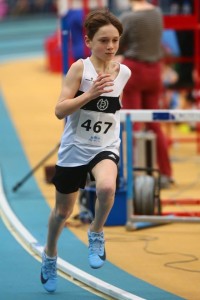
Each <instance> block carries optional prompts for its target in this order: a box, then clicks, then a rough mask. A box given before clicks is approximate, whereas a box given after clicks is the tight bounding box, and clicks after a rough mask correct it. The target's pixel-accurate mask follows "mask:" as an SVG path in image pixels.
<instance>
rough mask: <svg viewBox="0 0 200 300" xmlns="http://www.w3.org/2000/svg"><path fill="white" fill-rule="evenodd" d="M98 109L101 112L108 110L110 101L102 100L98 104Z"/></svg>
mask: <svg viewBox="0 0 200 300" xmlns="http://www.w3.org/2000/svg"><path fill="white" fill-rule="evenodd" d="M97 108H98V109H99V110H101V111H104V110H106V109H107V108H108V100H107V99H100V100H99V101H98V102H97Z"/></svg>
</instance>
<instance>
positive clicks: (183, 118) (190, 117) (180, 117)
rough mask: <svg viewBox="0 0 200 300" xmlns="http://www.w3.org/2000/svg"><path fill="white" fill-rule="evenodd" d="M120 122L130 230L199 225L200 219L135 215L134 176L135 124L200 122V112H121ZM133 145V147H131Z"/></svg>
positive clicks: (127, 225) (127, 226) (127, 223)
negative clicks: (138, 226) (143, 224)
mask: <svg viewBox="0 0 200 300" xmlns="http://www.w3.org/2000/svg"><path fill="white" fill-rule="evenodd" d="M120 120H121V122H122V123H124V124H125V130H126V155H127V158H126V172H127V174H126V176H127V222H126V228H127V229H128V230H132V229H135V225H134V224H135V223H136V222H149V223H153V224H156V223H157V224H161V223H162V224H167V223H173V222H174V223H185V222H187V223H199V222H200V218H199V217H179V216H173V215H172V216H155V215H153V216H149V215H148V216H146V215H134V209H133V199H134V189H133V187H134V176H133V147H132V136H133V129H132V128H133V126H132V123H133V122H166V123H172V122H176V123H181V122H191V121H192V122H200V111H198V110H131V109H130V110H121V111H120ZM130 145H131V147H130Z"/></svg>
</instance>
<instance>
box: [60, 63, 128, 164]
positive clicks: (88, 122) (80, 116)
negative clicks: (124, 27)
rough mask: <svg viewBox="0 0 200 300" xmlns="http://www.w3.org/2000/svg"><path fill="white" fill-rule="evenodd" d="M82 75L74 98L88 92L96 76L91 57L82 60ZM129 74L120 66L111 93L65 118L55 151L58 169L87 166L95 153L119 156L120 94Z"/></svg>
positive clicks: (125, 68)
mask: <svg viewBox="0 0 200 300" xmlns="http://www.w3.org/2000/svg"><path fill="white" fill-rule="evenodd" d="M82 62H83V66H84V67H83V75H82V81H81V85H80V88H79V91H78V93H77V95H76V96H78V95H81V94H82V93H84V92H85V91H87V90H88V89H89V88H90V86H91V85H92V84H93V80H95V79H96V78H97V76H98V74H97V72H96V70H95V68H94V66H93V64H92V62H91V60H90V58H86V59H82ZM130 75H131V71H130V70H129V68H128V67H126V66H125V65H123V64H120V70H119V73H118V75H117V77H116V78H115V80H114V87H113V92H111V93H108V94H102V95H101V96H100V97H98V98H96V99H94V100H91V101H90V102H88V103H87V104H85V105H84V106H82V107H81V108H80V109H79V110H78V111H76V112H74V113H72V114H71V115H70V116H68V117H67V122H66V124H65V129H64V132H63V135H62V139H61V145H60V148H59V151H58V161H57V165H58V166H63V167H75V166H80V165H85V164H88V163H89V162H90V161H91V160H92V159H93V158H94V157H95V156H96V155H97V154H98V153H100V152H102V151H112V152H114V153H115V154H117V155H119V146H120V137H119V135H120V112H119V111H120V108H121V103H120V99H119V97H120V94H121V93H122V91H123V88H124V86H125V84H126V82H127V81H128V79H129V77H130Z"/></svg>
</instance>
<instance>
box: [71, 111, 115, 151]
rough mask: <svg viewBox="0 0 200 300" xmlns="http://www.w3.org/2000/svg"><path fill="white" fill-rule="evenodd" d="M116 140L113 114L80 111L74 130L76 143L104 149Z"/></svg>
mask: <svg viewBox="0 0 200 300" xmlns="http://www.w3.org/2000/svg"><path fill="white" fill-rule="evenodd" d="M117 138H118V136H117V134H116V119H115V116H114V114H109V113H102V112H93V111H87V110H81V112H80V117H79V122H78V126H77V129H76V140H77V141H79V142H81V143H84V144H89V145H94V146H101V147H102V146H103V147H104V146H107V145H111V144H112V143H113V142H114V141H115V140H116V139H117Z"/></svg>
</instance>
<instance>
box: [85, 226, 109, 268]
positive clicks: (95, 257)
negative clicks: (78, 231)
mask: <svg viewBox="0 0 200 300" xmlns="http://www.w3.org/2000/svg"><path fill="white" fill-rule="evenodd" d="M88 241H89V255H88V259H89V264H90V267H91V268H93V269H98V268H101V267H102V266H103V264H104V262H105V259H106V252H105V245H104V244H105V242H104V233H103V231H102V232H99V233H98V232H91V231H89V230H88Z"/></svg>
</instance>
